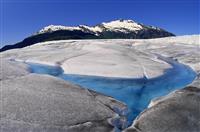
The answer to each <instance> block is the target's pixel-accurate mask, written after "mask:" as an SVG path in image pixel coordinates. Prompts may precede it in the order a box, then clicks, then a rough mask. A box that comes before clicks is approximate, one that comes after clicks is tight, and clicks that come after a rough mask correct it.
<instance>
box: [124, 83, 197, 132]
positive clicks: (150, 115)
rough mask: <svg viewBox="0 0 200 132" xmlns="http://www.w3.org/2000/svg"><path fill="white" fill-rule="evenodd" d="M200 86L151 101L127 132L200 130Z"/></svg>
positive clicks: (183, 131) (184, 131) (195, 131)
mask: <svg viewBox="0 0 200 132" xmlns="http://www.w3.org/2000/svg"><path fill="white" fill-rule="evenodd" d="M199 131H200V88H199V87H192V86H189V87H186V88H184V89H182V90H177V91H175V92H173V93H171V94H169V95H167V96H165V97H162V98H159V99H156V100H154V101H152V102H151V104H150V106H149V108H148V109H147V110H145V111H144V112H143V113H141V114H140V115H139V116H138V118H137V119H136V120H135V121H134V123H133V125H132V126H131V127H129V128H128V129H126V130H125V132H199Z"/></svg>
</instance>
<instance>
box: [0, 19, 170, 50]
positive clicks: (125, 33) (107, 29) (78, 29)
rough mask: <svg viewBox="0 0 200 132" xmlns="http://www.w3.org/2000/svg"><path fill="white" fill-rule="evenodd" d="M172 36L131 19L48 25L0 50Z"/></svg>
mask: <svg viewBox="0 0 200 132" xmlns="http://www.w3.org/2000/svg"><path fill="white" fill-rule="evenodd" d="M168 36H174V34H172V33H170V32H167V31H165V30H163V29H161V28H158V27H153V26H146V25H143V24H140V23H137V22H135V21H133V20H123V19H121V20H114V21H111V22H103V23H101V24H98V25H96V26H87V25H79V26H74V27H69V26H62V25H49V26H47V27H44V28H42V29H41V30H39V31H38V32H36V33H35V34H33V35H32V36H30V37H28V38H26V39H24V40H23V41H22V42H19V43H17V44H15V45H7V46H5V47H3V48H2V49H0V52H1V51H5V50H9V49H14V48H22V47H26V46H29V45H32V44H35V43H38V42H44V41H51V40H66V39H149V38H160V37H168Z"/></svg>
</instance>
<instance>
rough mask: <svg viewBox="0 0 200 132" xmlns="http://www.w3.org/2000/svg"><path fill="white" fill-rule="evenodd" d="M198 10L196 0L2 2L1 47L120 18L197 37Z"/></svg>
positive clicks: (17, 0) (27, 0) (10, 0)
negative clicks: (60, 28) (48, 29)
mask: <svg viewBox="0 0 200 132" xmlns="http://www.w3.org/2000/svg"><path fill="white" fill-rule="evenodd" d="M199 10H200V9H199V0H168V1H166V0H1V13H0V15H1V27H0V29H1V44H2V45H5V44H13V43H16V42H18V41H21V40H22V39H24V38H25V37H27V36H29V35H31V34H33V33H34V32H36V31H38V30H39V29H41V28H42V27H44V26H47V25H50V24H60V25H69V26H73V25H74V26H76V25H78V24H87V25H95V24H98V23H101V22H106V21H111V20H115V19H120V18H122V19H132V20H134V21H136V22H140V23H143V24H146V25H153V26H158V27H161V28H164V29H166V30H168V31H170V32H172V33H175V34H176V35H186V34H199V30H200V27H199V17H200V16H199ZM2 45H1V46H2Z"/></svg>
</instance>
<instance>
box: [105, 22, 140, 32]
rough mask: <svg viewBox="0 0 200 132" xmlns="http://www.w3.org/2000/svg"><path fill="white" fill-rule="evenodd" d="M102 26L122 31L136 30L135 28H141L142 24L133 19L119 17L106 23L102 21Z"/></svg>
mask: <svg viewBox="0 0 200 132" xmlns="http://www.w3.org/2000/svg"><path fill="white" fill-rule="evenodd" d="M102 24H103V25H104V27H106V28H107V29H110V30H114V31H115V30H116V31H121V32H123V31H124V30H126V31H137V30H142V29H143V26H142V25H140V24H139V23H136V22H134V21H133V20H124V19H119V20H114V21H111V22H107V23H105V22H104V23H102Z"/></svg>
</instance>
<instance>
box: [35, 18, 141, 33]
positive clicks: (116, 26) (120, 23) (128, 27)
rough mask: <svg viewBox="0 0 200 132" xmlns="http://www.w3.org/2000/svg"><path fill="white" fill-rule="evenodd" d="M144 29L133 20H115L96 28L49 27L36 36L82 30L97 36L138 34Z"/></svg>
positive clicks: (80, 26)
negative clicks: (103, 33) (110, 33)
mask: <svg viewBox="0 0 200 132" xmlns="http://www.w3.org/2000/svg"><path fill="white" fill-rule="evenodd" d="M142 29H144V27H143V25H141V24H138V23H136V22H134V21H133V20H115V21H111V22H107V23H106V22H103V23H102V24H99V25H96V26H92V27H90V26H87V25H79V26H77V27H68V26H61V25H49V26H47V27H44V28H43V29H41V30H40V31H39V32H37V33H36V34H42V33H47V32H54V31H58V30H70V31H73V30H80V31H85V32H86V31H88V32H90V33H94V34H96V35H100V34H101V33H102V32H103V31H113V32H124V33H128V32H137V31H138V30H142Z"/></svg>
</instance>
